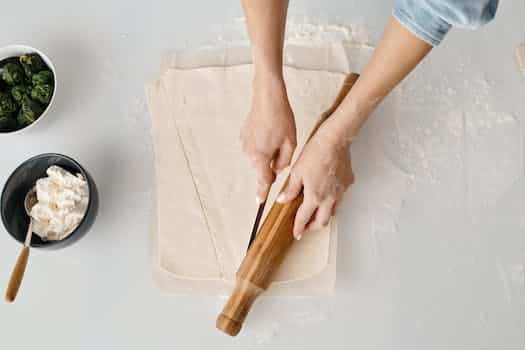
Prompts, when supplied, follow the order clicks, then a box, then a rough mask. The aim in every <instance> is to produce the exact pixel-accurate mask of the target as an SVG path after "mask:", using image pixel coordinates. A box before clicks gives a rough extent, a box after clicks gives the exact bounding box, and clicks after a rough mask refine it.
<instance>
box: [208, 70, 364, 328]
mask: <svg viewBox="0 0 525 350" xmlns="http://www.w3.org/2000/svg"><path fill="white" fill-rule="evenodd" d="M358 77H359V75H357V74H354V73H352V74H350V75H349V76H347V78H346V79H345V81H344V83H343V86H342V87H341V90H340V91H339V94H338V95H337V97H336V99H335V101H334V103H333V105H332V106H331V107H330V108H329V109H328V110H327V111H326V112H324V113H323V114H322V115H321V118H319V121H318V122H317V124H316V125H315V127H314V129H313V130H312V132H311V133H310V136H309V137H308V140H309V139H310V138H311V137H312V136H313V135H314V134H315V132H316V131H317V129H318V128H319V126H321V124H322V123H323V122H324V121H325V120H326V119H328V117H330V115H331V114H332V113H333V112H334V111H335V110H336V109H337V107H338V106H339V104H340V103H341V102H342V101H343V99H344V98H345V97H346V95H347V94H348V92H349V91H350V89H351V88H352V86H353V85H354V83H355V82H356V81H357V78H358ZM287 183H288V179H287V180H286V182H285V185H284V186H283V188H284V187H285V186H286V184H287ZM302 202H303V193H302V191H301V193H300V194H299V195H298V196H297V198H295V199H294V200H293V201H291V202H289V203H286V204H279V203H277V202H275V203H274V204H273V206H272V208H271V209H270V212H269V213H268V216H267V217H266V219H265V220H264V222H263V224H262V226H261V228H260V229H259V233H258V234H257V237H256V238H255V241H254V242H253V244H252V246H251V247H250V249H249V250H248V253H247V254H246V257H245V258H244V260H243V261H242V263H241V266H240V267H239V270H238V271H237V281H236V284H235V288H234V290H233V292H232V295H231V296H230V299H229V300H228V302H227V303H226V305H225V306H224V309H223V310H222V312H221V314H220V315H219V317H218V318H217V323H216V326H217V328H218V329H220V330H222V331H223V332H224V333H226V334H229V335H231V336H236V335H237V334H238V333H239V331H240V330H241V327H242V323H243V322H244V319H245V318H246V315H247V314H248V311H250V307H251V306H252V304H253V302H254V301H255V299H256V298H257V296H259V294H261V293H262V292H263V291H264V290H266V289H267V288H268V286H269V285H270V283H271V281H272V275H273V272H274V271H275V270H277V268H278V267H279V265H280V264H281V263H282V261H283V260H284V257H285V255H286V252H288V250H289V248H290V246H291V245H292V243H293V241H294V238H293V225H294V220H295V215H296V214H297V210H298V209H299V207H300V206H301V203H302Z"/></svg>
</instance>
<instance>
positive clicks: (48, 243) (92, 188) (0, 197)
mask: <svg viewBox="0 0 525 350" xmlns="http://www.w3.org/2000/svg"><path fill="white" fill-rule="evenodd" d="M46 157H59V158H63V159H66V160H68V161H70V162H71V163H73V164H74V165H75V166H77V167H78V168H79V169H80V173H81V174H82V176H83V177H84V179H85V180H86V182H87V184H88V192H89V193H88V205H87V207H86V212H85V213H84V217H83V218H82V220H80V222H79V223H78V225H77V227H76V228H75V229H74V230H73V231H72V232H71V233H70V234H69V235H68V236H67V237H65V238H63V239H61V240H56V241H46V243H44V244H41V245H33V244H30V245H29V246H30V247H31V248H37V249H40V248H47V247H52V246H55V245H57V244H58V243H62V242H65V241H67V240H68V239H70V238H71V237H73V236H75V234H76V233H77V231H78V229H79V228H80V227H81V226H82V225H83V224H84V221H85V220H87V217H88V215H87V214H88V213H89V211H90V210H92V206H93V200H94V199H93V196H94V191H96V189H95V186H92V184H91V182H90V180H91V177H90V176H89V173H88V172H87V171H86V169H85V168H84V167H83V166H82V165H81V164H80V163H79V162H77V161H76V160H75V159H73V158H71V157H69V156H66V155H64V154H61V153H42V154H38V155H36V156H33V157H31V158H28V159H27V160H25V161H23V162H22V163H20V165H18V166H17V167H16V168H15V169H14V170H13V171H12V172H11V174H10V175H9V177H8V178H7V180H6V181H5V183H4V187H3V189H2V194H1V195H0V205H2V203H4V197H5V192H6V188H7V184H8V183H9V182H10V181H11V180H12V179H13V177H14V175H15V173H16V172H17V171H18V170H19V169H20V168H22V167H23V166H24V165H25V164H26V163H28V162H30V161H33V160H36V159H40V158H46ZM1 209H3V208H1ZM0 216H1V218H2V224H3V225H4V228H5V230H6V231H7V233H8V234H9V236H11V238H13V239H14V240H15V241H17V242H18V243H21V244H24V242H23V241H19V240H18V239H17V238H16V237H15V236H14V235H13V234H12V233H11V232H10V231H9V230H8V229H7V225H6V221H7V218H6V217H5V214H4V210H0Z"/></svg>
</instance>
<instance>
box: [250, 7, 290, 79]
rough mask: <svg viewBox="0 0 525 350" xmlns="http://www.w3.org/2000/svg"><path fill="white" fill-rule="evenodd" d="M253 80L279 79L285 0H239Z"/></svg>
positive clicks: (280, 74) (280, 75) (280, 77)
mask: <svg viewBox="0 0 525 350" xmlns="http://www.w3.org/2000/svg"><path fill="white" fill-rule="evenodd" d="M242 5H243V8H244V13H245V15H246V20H247V23H248V33H249V35H250V40H251V44H252V51H253V60H254V66H255V76H256V79H267V78H271V79H280V80H282V74H283V46H284V32H285V26H286V14H287V10H288V0H264V1H261V0H242Z"/></svg>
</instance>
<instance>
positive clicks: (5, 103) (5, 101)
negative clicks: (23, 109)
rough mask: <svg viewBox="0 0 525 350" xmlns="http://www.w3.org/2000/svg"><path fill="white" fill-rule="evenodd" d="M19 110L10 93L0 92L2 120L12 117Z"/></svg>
mask: <svg viewBox="0 0 525 350" xmlns="http://www.w3.org/2000/svg"><path fill="white" fill-rule="evenodd" d="M17 109H18V106H17V105H16V102H15V101H14V100H13V98H12V97H11V96H10V95H9V94H8V93H5V92H0V118H3V117H10V116H11V115H12V114H13V113H15V112H16V110H17Z"/></svg>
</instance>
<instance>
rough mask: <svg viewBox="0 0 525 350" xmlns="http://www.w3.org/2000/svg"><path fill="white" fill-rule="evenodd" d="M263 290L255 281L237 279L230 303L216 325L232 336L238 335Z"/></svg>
mask: <svg viewBox="0 0 525 350" xmlns="http://www.w3.org/2000/svg"><path fill="white" fill-rule="evenodd" d="M262 292H263V289H262V288H260V287H257V286H256V285H254V284H253V283H250V282H249V281H247V280H244V279H240V278H239V279H237V283H236V284H235V289H234V290H233V293H232V295H231V297H230V299H229V300H228V303H227V304H226V305H225V306H224V309H223V310H222V312H221V314H220V315H219V317H217V321H216V324H215V325H216V327H217V328H218V329H219V330H221V331H223V332H224V333H226V334H228V335H230V336H232V337H234V336H236V335H237V334H238V333H239V331H240V330H241V328H242V323H243V322H244V319H245V318H246V315H247V314H248V311H250V308H251V306H252V304H253V302H254V301H255V299H257V297H258V296H259V294H261V293H262Z"/></svg>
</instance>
